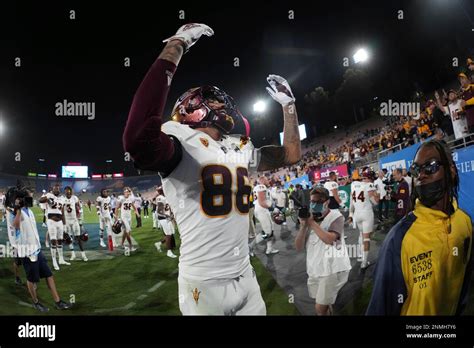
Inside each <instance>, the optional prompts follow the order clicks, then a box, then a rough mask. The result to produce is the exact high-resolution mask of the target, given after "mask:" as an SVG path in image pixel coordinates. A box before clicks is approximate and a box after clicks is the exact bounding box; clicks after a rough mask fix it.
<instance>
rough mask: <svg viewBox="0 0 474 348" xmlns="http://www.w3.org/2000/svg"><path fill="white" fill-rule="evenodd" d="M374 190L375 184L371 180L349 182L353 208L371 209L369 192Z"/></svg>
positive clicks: (356, 209)
mask: <svg viewBox="0 0 474 348" xmlns="http://www.w3.org/2000/svg"><path fill="white" fill-rule="evenodd" d="M375 190H376V189H375V186H374V184H373V183H371V182H362V181H354V182H353V183H352V184H351V200H352V204H353V205H354V210H355V211H358V210H372V203H371V202H370V198H369V192H370V191H375Z"/></svg>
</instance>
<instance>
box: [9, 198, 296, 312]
mask: <svg viewBox="0 0 474 348" xmlns="http://www.w3.org/2000/svg"><path fill="white" fill-rule="evenodd" d="M33 210H34V211H35V214H36V220H37V222H38V223H40V222H42V215H41V211H40V209H39V208H37V207H35V208H33ZM94 211H95V208H94V207H92V212H89V210H88V209H87V207H84V222H85V226H87V227H86V229H87V230H88V232H89V235H90V240H89V241H88V242H87V243H85V247H86V251H87V248H89V249H93V251H91V253H94V254H95V255H99V256H100V258H91V257H90V260H89V261H88V262H83V261H82V260H81V259H80V257H78V258H77V259H76V260H75V261H72V262H71V266H61V270H60V271H53V273H54V278H55V280H56V285H57V288H58V291H59V293H60V295H61V297H62V298H63V299H64V300H66V301H71V302H73V303H74V306H73V309H71V310H70V311H58V310H55V309H54V307H53V300H52V298H51V296H50V293H49V291H48V289H47V287H46V283H45V282H44V281H41V282H40V283H39V285H38V294H39V298H40V300H41V302H42V303H43V304H44V305H46V306H47V307H49V308H50V311H49V312H48V313H46V315H180V314H181V313H180V311H179V306H178V283H177V275H178V259H177V258H176V259H171V258H169V257H167V256H166V253H165V252H163V253H159V252H158V251H157V250H156V248H155V246H154V243H156V242H157V241H159V240H161V238H162V232H161V231H157V230H153V229H152V219H151V217H150V218H149V219H144V218H142V221H143V227H141V228H138V229H137V228H133V230H132V236H133V238H134V239H135V240H136V241H137V242H138V244H139V249H138V250H137V251H135V252H133V253H132V254H131V255H130V256H125V255H123V254H121V253H120V252H118V251H114V252H109V251H107V250H105V249H101V248H99V247H98V236H97V235H98V217H97V215H96V214H95V212H94ZM133 225H135V222H133ZM1 228H2V231H1V232H0V242H1V243H2V244H5V241H6V232H5V229H6V226H5V224H2V225H1ZM39 228H40V227H39ZM40 230H41V231H40V234H41V235H44V228H40ZM176 237H178V238H177V244H178V246H179V234H177V235H176ZM42 245H43V251H46V250H45V248H44V244H42ZM77 250H78V248H77V247H76V251H77ZM175 253H179V251H178V250H176V251H175ZM46 255H47V260H48V264H49V265H50V267H51V259H50V257H49V253H47V254H46ZM77 255H78V256H79V254H77ZM65 258H66V260H68V259H69V251H68V248H65ZM251 262H252V265H253V267H254V268H255V271H256V274H257V278H258V281H259V284H260V288H261V291H262V296H263V299H264V300H265V302H266V305H267V313H268V314H269V315H297V314H298V311H297V310H296V308H295V306H294V305H293V304H291V303H289V300H288V295H287V294H286V293H285V292H284V291H283V290H282V289H281V288H280V287H279V286H278V285H277V283H276V282H275V280H274V279H273V278H272V276H271V275H270V274H269V273H268V272H267V271H266V270H265V268H264V267H263V266H262V264H261V263H260V261H259V260H258V259H257V258H252V260H251ZM51 268H52V267H51ZM20 275H21V278H22V280H23V281H24V282H26V279H25V275H24V270H23V268H21V269H20ZM0 298H1V299H2V300H1V305H0V315H36V314H38V315H40V314H41V313H39V312H37V311H36V310H34V309H33V308H32V307H31V300H30V297H29V294H28V291H27V289H26V286H18V285H15V283H14V276H13V270H12V259H11V258H1V259H0Z"/></svg>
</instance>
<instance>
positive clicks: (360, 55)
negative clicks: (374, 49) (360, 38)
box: [352, 48, 369, 64]
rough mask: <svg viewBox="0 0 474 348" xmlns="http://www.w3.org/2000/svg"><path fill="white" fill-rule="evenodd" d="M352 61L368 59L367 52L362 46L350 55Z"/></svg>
mask: <svg viewBox="0 0 474 348" xmlns="http://www.w3.org/2000/svg"><path fill="white" fill-rule="evenodd" d="M352 57H353V58H354V63H356V64H357V63H364V62H366V61H367V60H368V59H369V53H368V52H367V50H366V49H364V48H359V49H358V50H357V52H356V53H354V55H353V56H352Z"/></svg>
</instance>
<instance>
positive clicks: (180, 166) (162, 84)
mask: <svg viewBox="0 0 474 348" xmlns="http://www.w3.org/2000/svg"><path fill="white" fill-rule="evenodd" d="M202 35H207V36H211V35H213V30H212V29H211V28H209V27H208V26H206V25H204V24H199V23H191V24H186V25H184V26H182V27H181V28H180V29H179V30H178V32H177V33H176V35H174V36H172V37H170V38H169V39H167V40H165V41H166V42H167V44H166V47H165V48H164V50H163V51H162V52H161V54H160V55H159V57H158V59H157V60H156V61H155V63H154V64H153V65H152V67H151V68H150V70H149V71H148V73H147V75H146V76H145V78H144V80H143V82H142V83H141V85H140V87H139V88H138V90H137V92H136V94H135V97H134V100H133V103H132V106H131V110H130V114H129V117H128V121H127V125H126V127H125V131H124V135H123V142H124V149H125V151H127V152H128V153H130V155H131V156H132V158H133V159H134V161H135V166H136V167H137V168H140V169H143V170H153V171H157V172H160V175H161V177H162V183H163V190H164V193H165V195H166V198H167V201H168V204H169V205H170V206H171V210H172V211H173V213H174V214H175V218H176V221H177V223H178V226H179V229H180V236H181V248H180V254H181V256H180V261H179V277H178V288H179V299H180V301H179V306H180V310H181V312H182V313H183V314H208V315H209V314H220V315H224V314H225V315H231V314H239V315H249V314H265V313H266V309H265V303H264V302H263V299H262V296H261V294H260V287H259V285H258V282H257V279H256V277H255V273H254V272H253V271H252V267H251V265H250V260H249V256H248V252H249V249H248V245H247V237H248V230H249V218H248V211H249V195H250V194H251V186H250V182H249V179H248V178H249V168H250V169H251V170H257V169H258V170H260V171H264V170H270V169H274V168H279V167H282V166H285V165H289V164H293V163H296V162H298V161H299V160H300V157H301V144H300V140H299V133H298V118H297V114H296V108H295V105H294V101H295V98H294V97H293V94H292V92H291V88H290V86H289V84H288V82H287V81H286V80H285V79H283V78H282V77H280V76H276V75H270V76H269V77H268V78H267V80H268V82H269V84H270V87H271V88H268V92H269V93H270V95H271V96H272V97H273V98H274V99H275V100H276V101H278V102H279V103H280V104H281V105H282V106H283V112H284V120H285V124H284V142H283V146H265V147H263V148H261V149H259V150H254V148H253V145H252V143H251V142H250V140H249V138H248V137H247V136H248V131H249V127H248V122H247V120H246V119H245V118H244V117H243V116H242V114H241V113H240V112H239V111H238V109H237V107H236V104H235V103H234V102H233V99H232V98H231V97H230V96H229V95H228V94H226V93H225V92H223V91H222V90H220V89H218V88H216V87H212V86H204V87H198V88H192V89H190V90H189V91H187V92H186V93H185V94H183V95H182V96H181V97H180V98H179V99H178V101H177V103H176V104H175V107H174V108H173V112H172V121H170V122H166V123H163V110H164V107H165V103H166V99H167V95H168V91H169V87H170V85H171V81H172V78H173V75H174V73H175V71H176V67H177V65H178V63H179V61H180V60H181V57H182V56H183V53H184V52H185V51H187V50H188V49H189V48H190V47H191V46H192V45H193V44H194V43H196V41H197V40H198V39H199V38H200V37H201V36H202ZM239 126H241V127H242V128H245V132H241V134H244V133H245V134H246V136H232V135H229V134H230V133H231V131H233V130H234V131H235V129H237V128H238V127H239Z"/></svg>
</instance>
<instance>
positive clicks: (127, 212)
mask: <svg viewBox="0 0 474 348" xmlns="http://www.w3.org/2000/svg"><path fill="white" fill-rule="evenodd" d="M134 202H135V197H133V196H132V195H130V196H128V198H125V197H123V196H122V197H121V198H120V217H121V218H127V219H130V218H131V217H132V209H133V208H132V206H133V203H134Z"/></svg>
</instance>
